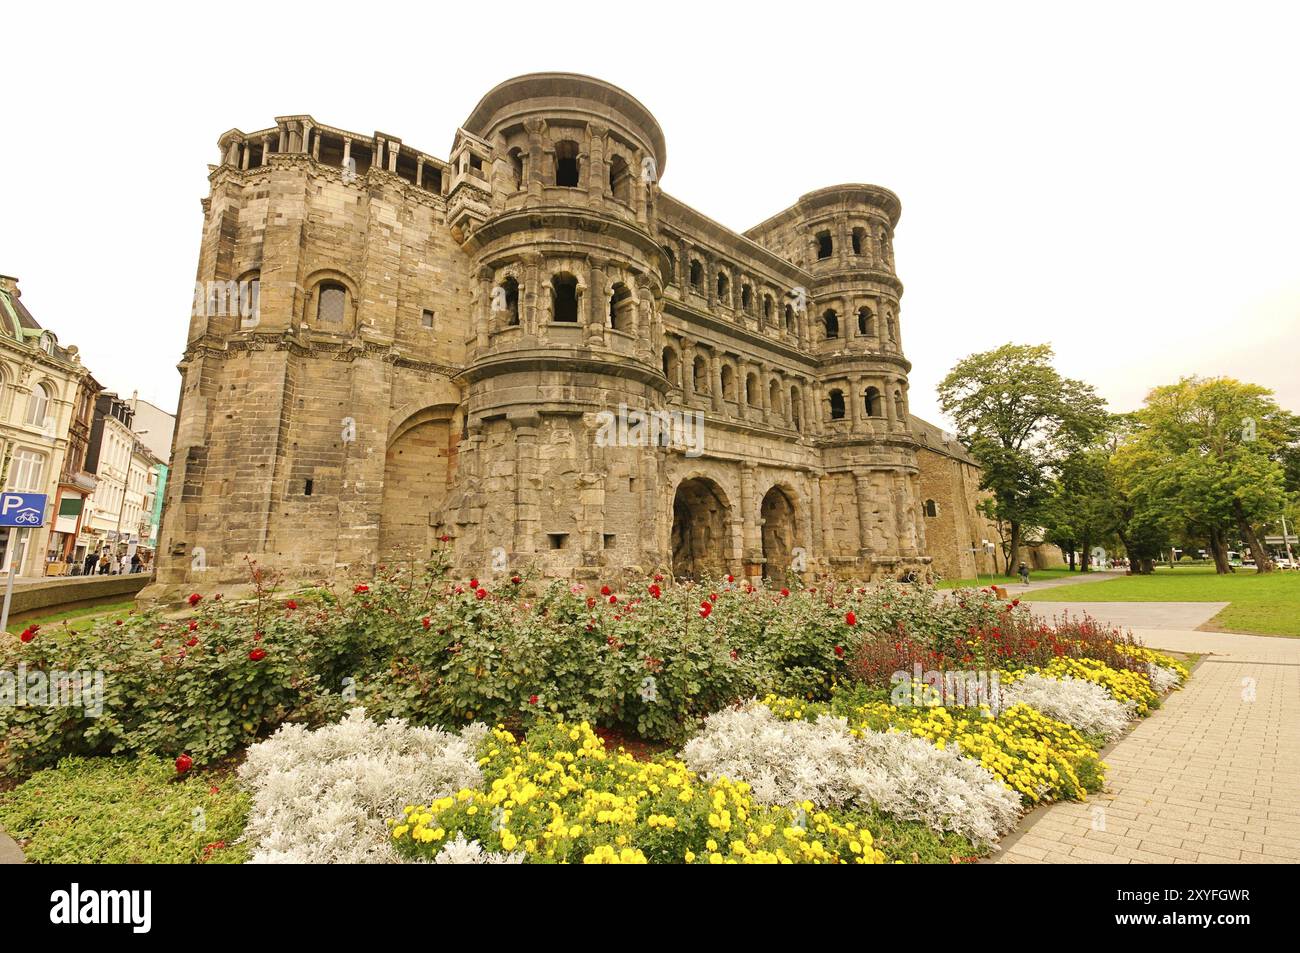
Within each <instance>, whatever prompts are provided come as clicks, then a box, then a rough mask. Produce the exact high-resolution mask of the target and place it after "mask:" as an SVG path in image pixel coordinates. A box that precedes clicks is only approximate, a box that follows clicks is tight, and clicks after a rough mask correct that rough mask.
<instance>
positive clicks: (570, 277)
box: [490, 271, 636, 333]
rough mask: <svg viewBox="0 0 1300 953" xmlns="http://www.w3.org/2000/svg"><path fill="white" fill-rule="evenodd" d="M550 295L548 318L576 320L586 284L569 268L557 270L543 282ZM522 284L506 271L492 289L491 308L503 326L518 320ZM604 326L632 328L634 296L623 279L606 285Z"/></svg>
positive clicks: (554, 320)
mask: <svg viewBox="0 0 1300 953" xmlns="http://www.w3.org/2000/svg"><path fill="white" fill-rule="evenodd" d="M545 290H546V292H547V293H548V294H549V296H550V299H549V300H550V320H551V321H552V322H555V323H559V324H577V323H579V321H580V320H581V319H580V317H579V316H580V314H581V313H582V305H583V298H584V296H585V293H586V288H585V287H584V286H583V284H582V282H580V281H579V279H578V277H577V276H576V275H574V274H572V273H571V272H567V271H559V272H556V273H555V274H553V275H551V277H550V280H549V281H548V282H547V283H546V285H545ZM521 292H522V287H521V285H520V283H519V279H518V278H516V277H515V276H514V275H511V274H507V275H506V276H505V277H504V278H502V279H501V280H500V281H499V282H498V283H497V284H496V286H495V287H494V288H493V289H492V298H491V304H490V307H491V310H492V312H493V313H494V315H497V316H498V317H499V320H500V321H501V323H502V324H503V325H504V326H505V327H517V326H518V325H519V323H520V300H521ZM604 313H605V326H606V327H608V328H610V329H611V330H615V331H624V332H628V333H630V332H632V331H633V330H634V329H635V325H636V297H635V295H634V294H633V293H632V289H631V288H630V287H629V286H628V285H627V283H625V282H623V281H615V282H613V283H612V284H611V285H610V286H609V288H608V302H607V305H606V307H605V310H604Z"/></svg>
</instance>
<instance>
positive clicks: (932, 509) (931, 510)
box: [924, 500, 939, 517]
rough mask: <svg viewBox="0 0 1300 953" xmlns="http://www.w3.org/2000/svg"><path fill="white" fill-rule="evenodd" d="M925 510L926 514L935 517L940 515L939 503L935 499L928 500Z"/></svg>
mask: <svg viewBox="0 0 1300 953" xmlns="http://www.w3.org/2000/svg"><path fill="white" fill-rule="evenodd" d="M924 512H925V515H926V516H929V517H935V516H938V515H939V504H938V503H936V502H935V501H934V500H926V501H925V507H924Z"/></svg>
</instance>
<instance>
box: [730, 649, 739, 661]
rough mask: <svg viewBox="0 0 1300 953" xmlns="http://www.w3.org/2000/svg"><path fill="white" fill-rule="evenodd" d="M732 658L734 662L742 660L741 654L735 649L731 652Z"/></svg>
mask: <svg viewBox="0 0 1300 953" xmlns="http://www.w3.org/2000/svg"><path fill="white" fill-rule="evenodd" d="M731 658H732V659H733V660H735V659H738V658H740V653H739V652H737V651H736V650H735V649H732V650H731Z"/></svg>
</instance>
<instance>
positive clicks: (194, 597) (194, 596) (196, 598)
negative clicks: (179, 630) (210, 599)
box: [190, 592, 203, 609]
mask: <svg viewBox="0 0 1300 953" xmlns="http://www.w3.org/2000/svg"><path fill="white" fill-rule="evenodd" d="M202 601H203V597H202V596H201V595H199V594H198V593H197V592H192V593H190V608H191V609H193V608H194V607H195V606H196V605H198V604H199V603H200V602H202Z"/></svg>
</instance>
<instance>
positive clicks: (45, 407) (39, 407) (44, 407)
mask: <svg viewBox="0 0 1300 953" xmlns="http://www.w3.org/2000/svg"><path fill="white" fill-rule="evenodd" d="M49 412H50V392H49V390H47V389H46V387H45V385H44V384H37V385H36V386H35V387H33V388H32V393H31V395H30V396H29V397H28V398H27V416H26V417H25V418H24V419H23V422H24V423H26V424H27V425H28V426H29V427H44V426H45V418H46V416H47V415H48V414H49Z"/></svg>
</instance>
